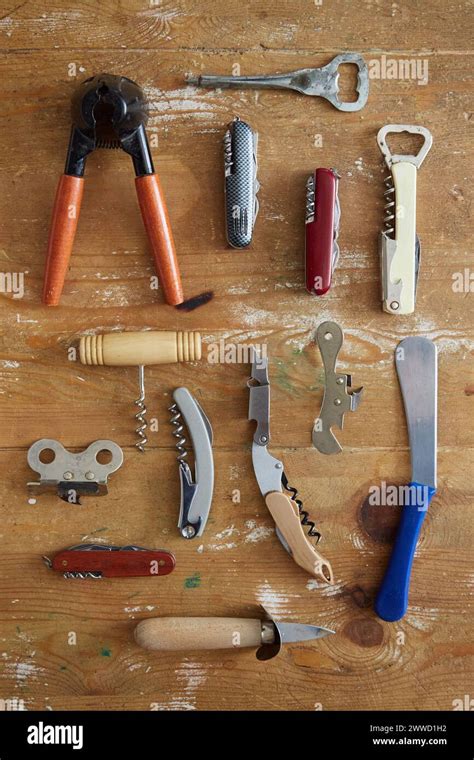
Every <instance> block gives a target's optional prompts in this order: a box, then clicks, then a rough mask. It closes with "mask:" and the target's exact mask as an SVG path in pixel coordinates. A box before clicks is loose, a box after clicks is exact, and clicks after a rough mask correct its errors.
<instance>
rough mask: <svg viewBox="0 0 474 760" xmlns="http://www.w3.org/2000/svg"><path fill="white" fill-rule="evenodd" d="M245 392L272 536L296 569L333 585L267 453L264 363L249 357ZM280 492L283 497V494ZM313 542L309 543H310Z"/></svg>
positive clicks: (312, 533) (294, 498)
mask: <svg viewBox="0 0 474 760" xmlns="http://www.w3.org/2000/svg"><path fill="white" fill-rule="evenodd" d="M252 358H253V361H252V376H251V378H250V380H249V382H248V388H249V393H250V397H249V420H254V421H255V422H256V423H257V427H256V430H255V433H254V436H253V442H252V462H253V468H254V471H255V477H256V478H257V483H258V486H259V488H260V491H261V493H262V495H263V497H264V499H265V503H266V505H267V507H268V509H269V511H270V514H271V515H272V517H273V519H274V521H275V524H276V533H277V536H278V538H279V539H280V542H281V543H282V545H283V547H284V548H285V549H286V551H287V552H288V553H289V554H290V555H291V556H292V557H293V559H294V561H295V562H296V564H297V565H299V566H300V567H302V568H303V569H304V570H306V571H307V572H308V573H310V574H311V575H313V576H315V577H317V578H318V577H319V578H321V579H322V580H324V581H325V582H326V583H333V573H332V568H331V565H330V564H329V562H328V561H327V559H325V558H324V557H323V556H322V555H321V554H319V552H318V551H317V550H316V548H315V545H314V539H316V540H319V538H320V534H319V532H318V531H317V529H316V527H315V524H314V522H312V521H311V520H310V518H309V514H308V512H306V511H305V510H304V508H303V503H302V501H301V500H300V499H299V498H298V491H297V490H296V488H293V487H292V486H290V485H289V483H288V480H287V478H286V475H285V472H284V470H283V463H282V462H280V460H279V459H276V458H275V457H273V456H272V455H271V454H270V452H269V451H268V448H267V447H268V444H269V442H270V383H269V379H268V359H267V358H266V357H260V356H259V355H258V354H257V352H255V351H254V353H253V357H252ZM283 489H285V491H287V493H284V492H283ZM310 539H313V540H310Z"/></svg>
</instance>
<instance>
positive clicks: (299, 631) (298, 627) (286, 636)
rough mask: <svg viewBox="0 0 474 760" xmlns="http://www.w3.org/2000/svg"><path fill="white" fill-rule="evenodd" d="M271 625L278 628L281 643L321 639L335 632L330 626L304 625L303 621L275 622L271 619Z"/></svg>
mask: <svg viewBox="0 0 474 760" xmlns="http://www.w3.org/2000/svg"><path fill="white" fill-rule="evenodd" d="M273 625H275V626H276V628H277V629H278V633H279V634H280V639H281V643H282V644H289V643H291V642H297V641H311V640H312V639H322V638H323V637H324V636H328V635H329V634H330V633H335V631H332V630H331V629H330V628H321V627H320V626H319V625H306V624H305V623H277V622H275V621H273Z"/></svg>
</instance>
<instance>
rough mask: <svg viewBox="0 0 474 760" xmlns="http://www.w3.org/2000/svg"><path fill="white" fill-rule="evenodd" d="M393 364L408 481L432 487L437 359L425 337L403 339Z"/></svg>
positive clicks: (434, 458)
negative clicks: (405, 433)
mask: <svg viewBox="0 0 474 760" xmlns="http://www.w3.org/2000/svg"><path fill="white" fill-rule="evenodd" d="M395 364H396V368H397V373H398V380H399V383H400V388H401V392H402V397H403V403H404V406H405V416H406V420H407V428H408V437H409V441H410V452H411V467H412V478H411V479H412V482H414V483H422V484H424V485H426V486H430V487H431V488H436V448H437V395H438V362H437V351H436V346H435V344H434V343H433V342H432V341H431V340H429V339H428V338H422V337H410V338H404V339H403V340H402V341H400V343H399V344H398V346H397V349H396V352H395Z"/></svg>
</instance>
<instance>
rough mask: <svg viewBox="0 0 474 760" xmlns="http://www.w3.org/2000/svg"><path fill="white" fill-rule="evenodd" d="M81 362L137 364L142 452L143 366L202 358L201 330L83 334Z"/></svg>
mask: <svg viewBox="0 0 474 760" xmlns="http://www.w3.org/2000/svg"><path fill="white" fill-rule="evenodd" d="M79 359H80V361H81V363H82V364H88V365H93V366H107V367H127V366H138V380H139V390H140V393H139V396H138V398H137V399H136V400H135V406H136V407H137V408H138V411H137V413H136V414H135V420H136V422H137V425H138V426H137V427H136V429H135V432H136V434H137V436H138V440H137V442H136V444H135V446H136V448H137V449H138V450H139V451H141V452H143V451H144V450H145V446H146V444H147V441H148V439H147V437H146V429H147V427H148V425H147V421H146V411H147V410H146V406H145V376H144V374H145V373H144V367H145V365H147V364H175V363H176V362H195V361H199V360H200V359H201V334H200V333H198V332H193V331H188V330H182V331H181V330H180V331H174V330H146V331H144V332H123V333H116V332H114V333H107V334H106V335H84V336H83V337H82V338H81V340H80V342H79Z"/></svg>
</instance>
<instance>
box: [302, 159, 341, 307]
mask: <svg viewBox="0 0 474 760" xmlns="http://www.w3.org/2000/svg"><path fill="white" fill-rule="evenodd" d="M338 181H339V175H338V173H337V172H336V171H335V170H334V169H316V171H315V172H314V173H313V174H312V175H311V176H310V177H309V179H308V182H307V183H306V290H307V291H308V293H311V294H312V295H316V296H323V295H324V294H325V293H327V292H328V290H329V288H330V287H331V280H332V273H333V271H334V267H335V266H336V263H337V259H338V257H339V246H338V244H337V235H338V232H339V219H340V215H341V211H340V206H339V198H338V194H337V190H338Z"/></svg>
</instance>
